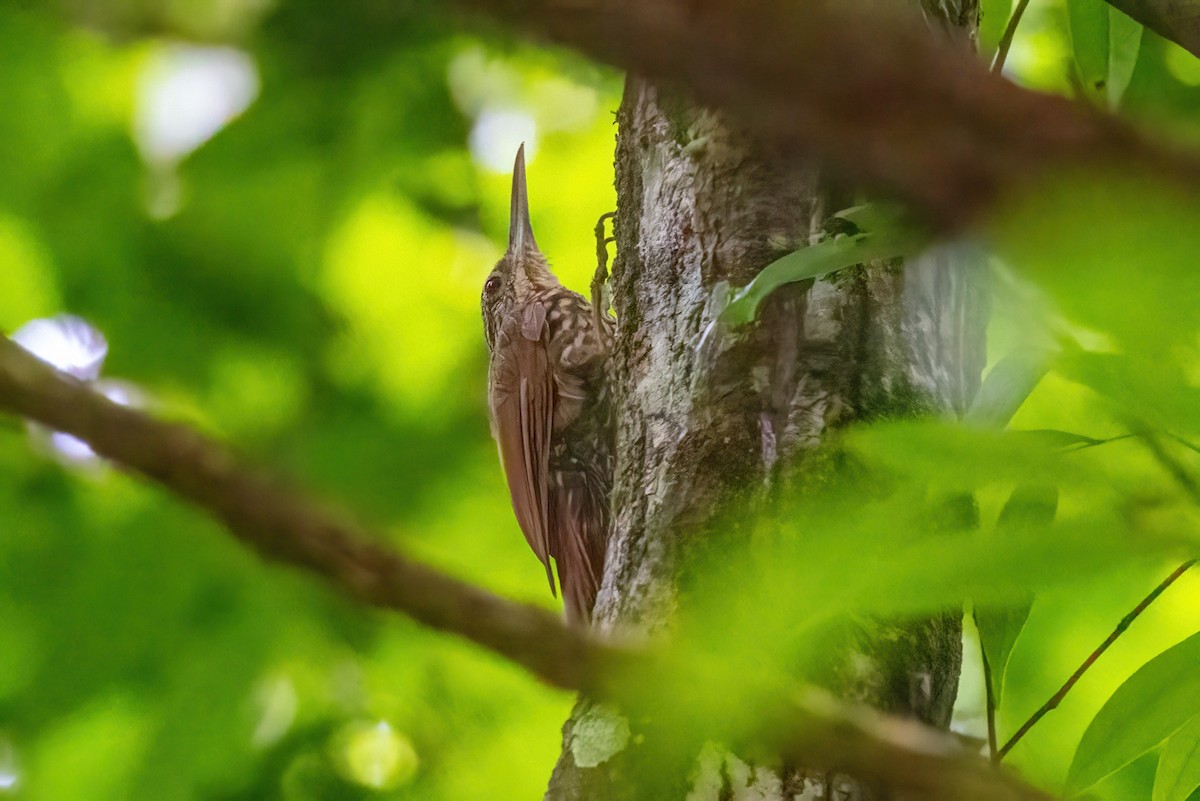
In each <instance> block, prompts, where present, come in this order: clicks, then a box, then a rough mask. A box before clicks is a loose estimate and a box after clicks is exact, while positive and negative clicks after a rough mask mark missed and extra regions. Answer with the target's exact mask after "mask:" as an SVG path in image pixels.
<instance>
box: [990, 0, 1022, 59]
mask: <svg viewBox="0 0 1200 801" xmlns="http://www.w3.org/2000/svg"><path fill="white" fill-rule="evenodd" d="M1028 5H1029V0H1017V7H1016V8H1014V9H1013V13H1012V16H1011V17H1009V18H1008V25H1007V26H1005V28H1004V34H1003V35H1002V36H1001V37H1000V44H999V45H997V46H996V58H995V59H993V60H992V72H995V73H999V72H1001V71H1002V70H1003V69H1004V61H1005V59H1007V58H1008V48H1010V47H1012V42H1013V36H1015V35H1016V33H1017V26H1018V25H1020V24H1021V17H1022V16H1023V15H1024V14H1025V7H1026V6H1028Z"/></svg>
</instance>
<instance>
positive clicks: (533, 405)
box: [491, 303, 557, 594]
mask: <svg viewBox="0 0 1200 801" xmlns="http://www.w3.org/2000/svg"><path fill="white" fill-rule="evenodd" d="M545 334H546V311H545V307H543V306H542V305H541V304H539V303H530V304H529V305H528V306H526V307H525V310H524V311H523V312H521V313H519V314H517V315H514V318H513V319H512V320H511V321H510V322H509V323H508V324H506V325H505V326H503V327H502V328H501V329H500V332H499V334H498V335H497V341H496V347H495V351H494V354H495V355H494V357H493V362H492V392H491V413H492V427H493V434H494V435H495V437H496V443H497V445H498V446H499V449H500V462H501V464H502V465H503V466H504V475H505V477H506V478H507V479H508V491H509V494H510V495H511V496H512V505H513V511H514V512H515V513H516V516H517V522H518V523H519V524H520V526H521V531H523V532H524V533H525V539H526V541H528V542H529V547H530V548H532V549H533V552H534V554H536V555H537V558H538V559H540V560H541V562H542V564H543V565H545V566H546V578H547V579H548V580H549V582H550V592H551V593H552V594H557V593H556V592H555V585H554V572H553V569H552V568H551V566H550V557H551V556H552V555H554V549H553V548H552V546H551V539H550V538H551V532H550V513H549V488H548V482H549V478H550V433H551V430H552V428H553V425H554V407H555V385H554V377H553V375H552V374H551V371H550V363H549V358H548V356H547V354H546V344H545Z"/></svg>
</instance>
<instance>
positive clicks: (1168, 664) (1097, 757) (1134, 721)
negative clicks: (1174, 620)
mask: <svg viewBox="0 0 1200 801" xmlns="http://www.w3.org/2000/svg"><path fill="white" fill-rule="evenodd" d="M1197 665H1200V634H1193V635H1192V636H1191V637H1188V638H1187V639H1186V640H1184V641H1183V642H1181V643H1179V644H1178V645H1176V646H1174V647H1173V648H1169V649H1167V650H1166V651H1164V652H1163V653H1161V654H1159V655H1158V656H1156V657H1154V659H1151V660H1150V661H1149V662H1147V663H1146V664H1145V665H1142V667H1141V668H1139V669H1138V671H1137V672H1136V673H1134V674H1133V675H1132V676H1131V677H1130V678H1129V680H1128V681H1126V682H1125V683H1124V684H1122V685H1121V686H1120V687H1118V688H1117V691H1116V692H1115V693H1113V696H1112V697H1111V698H1109V699H1108V701H1106V702H1105V704H1104V706H1103V707H1101V709H1100V711H1099V712H1098V713H1097V714H1096V717H1095V718H1094V719H1093V720H1092V722H1091V723H1090V724H1089V725H1088V727H1087V731H1085V732H1084V733H1083V740H1082V741H1081V742H1080V743H1079V748H1078V749H1077V750H1076V751H1075V758H1074V759H1073V760H1072V761H1071V769H1070V770H1069V771H1068V772H1067V787H1066V792H1067V795H1078V794H1079V793H1081V792H1083V791H1084V790H1086V789H1088V788H1089V787H1091V786H1092V785H1094V784H1095V783H1096V782H1098V781H1100V780H1101V779H1103V778H1105V777H1106V776H1108V775H1110V774H1112V773H1114V772H1115V771H1117V770H1120V769H1121V768H1123V767H1125V766H1126V765H1128V764H1129V763H1130V762H1132V761H1133V760H1135V759H1137V758H1138V757H1140V756H1141V755H1142V754H1145V753H1146V752H1147V751H1149V750H1150V749H1152V748H1154V747H1155V746H1157V745H1158V744H1159V743H1161V742H1162V741H1163V740H1165V739H1167V738H1168V737H1170V736H1171V735H1173V734H1175V732H1177V731H1179V730H1180V729H1181V728H1182V727H1183V726H1184V724H1186V723H1187V722H1188V721H1190V720H1192V718H1194V717H1195V716H1196V714H1197V713H1200V670H1197V669H1196V666H1197Z"/></svg>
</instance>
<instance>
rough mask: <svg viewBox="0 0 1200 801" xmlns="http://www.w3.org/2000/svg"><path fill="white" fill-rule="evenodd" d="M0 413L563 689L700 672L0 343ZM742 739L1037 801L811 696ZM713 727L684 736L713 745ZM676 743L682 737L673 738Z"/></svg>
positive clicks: (972, 762) (983, 767) (956, 789)
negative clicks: (375, 537)
mask: <svg viewBox="0 0 1200 801" xmlns="http://www.w3.org/2000/svg"><path fill="white" fill-rule="evenodd" d="M0 410H2V411H7V412H10V413H13V414H17V415H21V416H23V417H27V418H29V419H32V420H35V421H37V422H39V423H42V424H44V425H46V426H49V427H51V428H53V429H55V430H58V431H65V432H67V433H69V434H72V435H74V436H76V437H79V438H80V439H82V440H84V441H85V442H87V443H88V444H89V445H90V446H91V447H92V448H93V449H94V450H95V451H96V452H97V453H100V454H102V455H104V456H106V457H107V458H109V459H111V460H113V461H114V462H116V463H117V464H118V465H119V466H121V467H123V468H125V469H128V470H130V471H132V472H135V473H139V474H141V475H143V476H145V477H147V478H149V479H151V480H153V481H155V482H156V483H158V484H160V485H162V486H163V487H164V488H166V489H168V490H170V491H171V492H173V493H175V494H176V495H178V496H180V497H182V498H184V499H186V500H188V501H191V502H192V503H193V504H195V505H196V506H198V507H200V508H201V509H203V510H204V511H206V512H208V513H209V514H211V515H212V516H214V517H216V518H218V519H219V520H221V521H222V522H223V523H224V524H225V525H226V526H227V527H228V529H229V531H230V532H231V533H232V534H233V535H235V536H236V537H238V538H239V539H240V540H242V541H243V542H245V543H246V544H248V545H250V546H251V547H253V548H254V549H255V550H257V551H258V552H259V553H260V554H261V555H262V556H263V557H264V558H266V559H268V560H271V561H275V562H280V563H284V564H289V565H292V566H295V567H300V568H303V569H305V570H308V571H309V572H311V573H313V574H315V575H316V576H319V577H320V578H322V579H323V580H324V581H325V582H327V583H328V584H330V585H331V586H333V587H335V588H336V589H338V590H340V591H342V592H344V593H346V594H347V595H349V596H350V597H351V598H354V599H356V600H358V601H361V602H362V603H364V604H369V605H372V606H377V607H382V608H385V609H392V610H396V611H399V612H402V613H404V614H406V615H408V616H410V617H412V618H413V619H415V620H417V621H420V622H421V623H424V624H426V625H428V626H431V627H433V628H435V629H439V630H441V631H445V632H449V633H452V634H456V635H458V636H461V637H464V638H466V639H468V640H470V641H472V642H474V643H476V644H478V645H481V646H483V647H485V648H488V649H490V650H492V651H494V652H495V653H498V654H500V655H502V656H504V657H506V658H508V659H510V660H512V661H513V662H515V663H516V664H519V665H521V666H523V667H525V668H527V669H528V670H529V671H530V672H531V673H533V674H534V675H536V676H538V677H540V678H542V679H544V680H545V681H547V682H549V683H551V684H554V685H556V686H558V687H562V688H565V689H574V690H580V691H583V692H585V693H590V694H593V695H596V696H599V697H607V698H612V699H614V700H616V701H618V702H619V703H620V702H624V703H626V704H627V705H629V706H630V707H634V706H635V705H638V704H647V703H649V704H652V705H659V704H661V703H662V701H663V699H661V698H657V697H656V698H654V699H652V700H648V699H647V698H646V697H645V695H644V692H645V688H646V687H679V688H687V687H691V686H695V685H696V682H697V681H699V677H701V676H704V675H706V674H705V673H704V671H703V670H702V669H701V666H696V665H678V664H672V662H671V661H670V660H668V659H663V658H660V657H659V656H656V655H654V654H653V653H651V652H635V651H631V650H625V649H621V648H617V647H614V646H612V645H607V644H604V643H601V642H598V641H597V640H595V639H593V638H592V637H590V636H588V635H587V634H585V633H583V632H581V631H579V630H577V629H573V628H568V627H567V626H564V625H563V624H562V622H561V621H560V620H559V619H558V618H557V617H556V616H554V615H552V614H550V613H548V612H546V611H545V610H542V609H539V608H536V607H532V606H527V605H523V604H519V603H515V602H512V601H508V600H505V599H503V598H500V597H497V596H495V595H492V594H490V593H488V592H486V591H484V590H481V589H479V588H477V587H474V586H471V585H469V584H466V583H464V582H462V581H459V580H457V579H454V578H451V577H449V576H447V575H445V574H442V573H439V572H438V571H436V570H434V569H432V568H429V567H426V566H424V565H420V564H418V563H416V562H413V561H411V560H409V559H407V558H405V557H404V556H401V555H400V554H397V553H395V552H393V551H391V550H389V549H386V548H384V547H382V546H380V545H376V544H373V543H372V542H371V540H370V538H369V536H368V532H366V531H364V530H362V529H360V528H358V527H357V526H355V525H354V524H352V523H350V522H347V521H346V520H344V519H342V518H341V517H339V516H336V515H334V514H331V513H330V512H329V511H328V510H326V509H323V508H322V507H320V506H319V505H318V504H316V503H314V502H313V501H311V500H309V499H308V498H306V497H305V496H304V495H302V494H300V493H298V492H297V491H295V490H294V489H292V488H289V487H287V486H286V485H285V484H284V483H283V482H281V481H280V480H278V479H276V478H273V477H271V476H269V475H267V474H266V473H264V472H262V471H261V470H258V469H255V468H253V467H252V466H250V465H249V464H247V463H244V462H242V461H241V460H239V459H238V458H237V457H236V456H235V455H234V454H233V453H232V452H231V451H230V450H229V449H228V448H227V447H225V446H224V445H221V444H220V443H217V442H215V441H213V440H210V439H207V438H205V437H203V436H201V435H200V434H198V433H196V432H195V431H192V430H191V429H189V428H186V427H184V426H181V425H177V424H173V423H167V422H163V421H159V420H156V419H154V418H152V417H149V416H148V415H146V414H144V413H142V412H139V411H136V410H133V409H129V408H127V407H124V406H119V405H117V404H115V403H113V402H111V401H110V400H108V399H107V398H105V397H104V396H102V395H99V394H97V393H95V392H93V391H92V390H91V389H89V388H88V386H87V385H85V384H84V383H82V382H80V381H77V380H76V379H74V378H72V377H70V376H68V375H66V374H64V373H60V372H58V371H57V370H55V369H53V368H52V367H50V366H49V365H47V364H45V363H43V362H41V361H39V360H38V359H37V358H36V357H34V356H33V355H31V354H29V353H28V352H26V351H25V350H23V349H22V348H20V347H19V346H17V345H16V344H14V343H13V342H11V341H10V340H8V339H7V338H5V337H2V336H0ZM781 697H783V698H785V699H787V700H784V701H782V702H780V703H778V704H776V705H775V706H774V707H773V708H772V709H771V710H770V714H765V715H764V716H763V717H764V719H763V720H762V721H761V723H760V725H759V727H758V731H757V732H756V733H755V734H754V740H755V741H756V742H758V743H759V744H761V745H762V746H765V747H768V748H770V749H772V750H774V751H775V752H776V753H779V754H781V755H784V756H789V757H793V758H795V759H797V760H803V761H804V762H805V763H806V764H812V765H815V766H824V767H827V768H828V769H830V770H843V771H848V772H854V773H857V774H858V775H863V776H866V777H869V778H872V779H877V780H879V781H880V782H882V783H884V784H887V785H888V786H890V787H893V788H895V789H897V790H899V791H904V792H907V793H909V794H910V795H906V796H905V797H919V798H928V799H939V800H944V801H952V800H953V799H960V798H972V799H978V800H979V801H1010V800H1012V801H1017V800H1019V799H1030V801H1049V796H1047V795H1045V794H1043V793H1042V792H1040V791H1038V790H1036V789H1034V788H1032V787H1029V786H1028V785H1026V784H1024V783H1022V782H1021V781H1020V780H1018V779H1016V778H1015V777H1014V776H1012V775H1011V774H1009V773H1006V772H1003V771H997V770H995V769H993V768H992V767H991V766H990V765H988V764H987V763H986V762H985V761H984V760H982V759H980V758H979V757H978V756H977V755H973V754H969V753H966V752H964V751H963V750H962V749H961V748H960V747H959V746H958V744H957V743H956V741H955V740H954V739H953V738H952V737H950V736H949V735H946V734H944V733H942V732H940V731H937V730H934V729H930V728H927V727H924V726H921V725H920V724H917V723H915V722H913V721H903V720H898V719H891V718H887V717H884V716H882V715H880V714H879V713H876V712H874V711H872V710H869V709H865V708H863V709H859V708H851V707H847V706H843V705H841V704H840V703H839V702H837V701H836V700H835V699H833V698H832V697H831V696H829V695H827V694H826V693H823V692H822V691H819V690H815V689H811V688H810V689H804V688H801V689H799V690H796V691H795V692H792V693H790V697H789V693H783V694H782V696H781ZM718 726H719V721H708V720H705V719H700V720H697V730H696V732H695V733H696V734H698V735H699V736H702V737H711V738H713V739H719V738H720V737H721V736H722V732H721V731H720V730H719V729H718V728H717V727H718ZM685 736H686V735H685Z"/></svg>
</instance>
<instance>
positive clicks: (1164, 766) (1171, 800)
mask: <svg viewBox="0 0 1200 801" xmlns="http://www.w3.org/2000/svg"><path fill="white" fill-rule="evenodd" d="M1198 787H1200V714H1198V715H1197V716H1196V717H1194V718H1192V719H1191V720H1190V721H1188V723H1187V724H1185V725H1184V727H1183V728H1182V729H1180V730H1179V731H1177V732H1175V733H1174V734H1172V735H1171V738H1170V739H1169V740H1167V745H1166V747H1165V748H1164V749H1163V752H1162V755H1161V756H1159V758H1158V772H1157V773H1156V774H1155V776H1154V797H1153V801H1187V799H1188V796H1190V795H1191V794H1192V793H1193V792H1194V791H1195V790H1196V788H1198Z"/></svg>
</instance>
